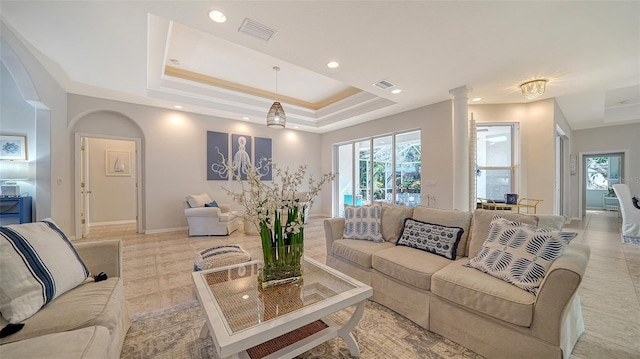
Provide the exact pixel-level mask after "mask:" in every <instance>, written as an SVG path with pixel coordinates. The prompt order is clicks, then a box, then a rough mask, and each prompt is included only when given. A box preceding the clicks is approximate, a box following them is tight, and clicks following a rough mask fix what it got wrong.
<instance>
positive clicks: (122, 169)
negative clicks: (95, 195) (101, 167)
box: [105, 150, 131, 176]
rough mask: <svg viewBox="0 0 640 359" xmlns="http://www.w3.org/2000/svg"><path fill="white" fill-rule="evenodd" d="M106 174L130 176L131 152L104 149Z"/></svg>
mask: <svg viewBox="0 0 640 359" xmlns="http://www.w3.org/2000/svg"><path fill="white" fill-rule="evenodd" d="M105 153H106V165H107V168H106V175H107V176H131V153H130V152H129V151H122V150H105Z"/></svg>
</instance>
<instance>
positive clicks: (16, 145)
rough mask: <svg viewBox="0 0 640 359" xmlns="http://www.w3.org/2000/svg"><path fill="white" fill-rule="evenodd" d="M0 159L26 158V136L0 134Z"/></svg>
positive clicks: (24, 159)
mask: <svg viewBox="0 0 640 359" xmlns="http://www.w3.org/2000/svg"><path fill="white" fill-rule="evenodd" d="M0 160H19V161H20V160H22V161H26V160H27V136H14V135H0Z"/></svg>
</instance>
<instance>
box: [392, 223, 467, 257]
mask: <svg viewBox="0 0 640 359" xmlns="http://www.w3.org/2000/svg"><path fill="white" fill-rule="evenodd" d="M463 232H464V229H462V228H460V227H448V226H442V225H439V224H434V223H428V222H422V221H416V220H415V219H412V218H407V219H405V221H404V228H403V229H402V234H401V235H400V238H399V239H398V243H397V245H398V246H407V247H411V248H417V249H420V250H423V251H427V252H429V253H433V254H436V255H439V256H441V257H445V258H447V259H451V260H453V259H455V258H456V250H457V249H458V243H460V237H462V233H463Z"/></svg>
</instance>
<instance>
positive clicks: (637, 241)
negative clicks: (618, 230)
mask: <svg viewBox="0 0 640 359" xmlns="http://www.w3.org/2000/svg"><path fill="white" fill-rule="evenodd" d="M622 243H624V244H637V245H640V237H630V236H622Z"/></svg>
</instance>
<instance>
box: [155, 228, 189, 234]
mask: <svg viewBox="0 0 640 359" xmlns="http://www.w3.org/2000/svg"><path fill="white" fill-rule="evenodd" d="M188 229H189V227H174V228H161V229H148V230H145V231H144V234H158V233H169V232H179V231H186V230H188Z"/></svg>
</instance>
